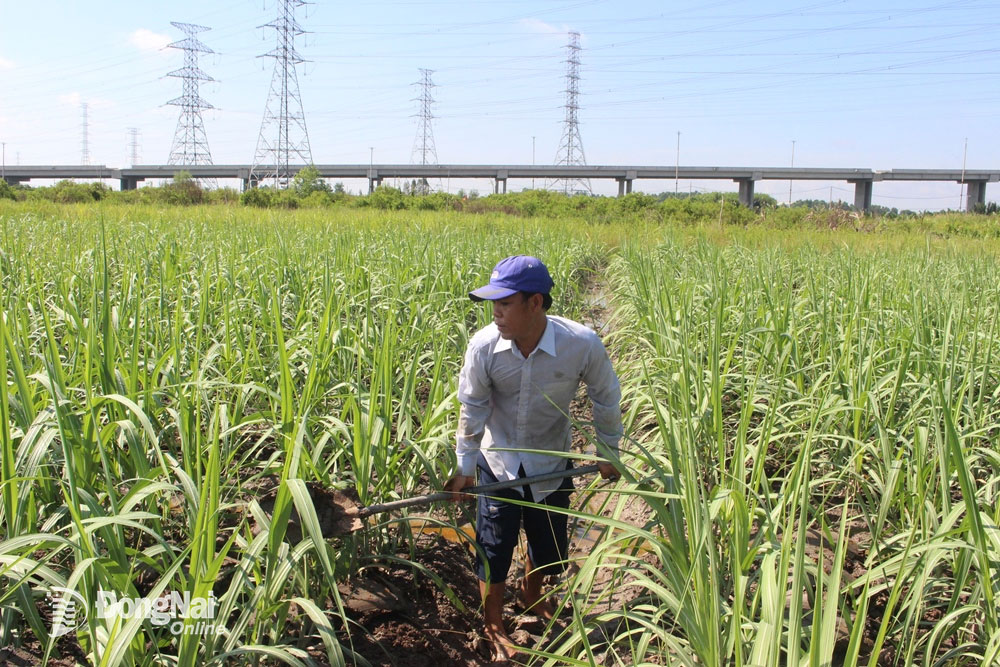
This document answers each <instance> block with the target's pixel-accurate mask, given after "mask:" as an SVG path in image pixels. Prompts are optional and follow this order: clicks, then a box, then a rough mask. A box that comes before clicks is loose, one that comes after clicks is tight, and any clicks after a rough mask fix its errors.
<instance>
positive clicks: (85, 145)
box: [80, 102, 90, 164]
mask: <svg viewBox="0 0 1000 667" xmlns="http://www.w3.org/2000/svg"><path fill="white" fill-rule="evenodd" d="M87 106H88V105H87V103H86V102H84V103H83V104H81V105H80V109H81V111H82V113H83V117H82V119H81V121H80V129H81V130H82V131H83V140H82V141H81V142H80V164H90V141H89V139H88V137H87V134H88V132H89V130H90V124H89V123H88V122H87Z"/></svg>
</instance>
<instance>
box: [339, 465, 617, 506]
mask: <svg viewBox="0 0 1000 667" xmlns="http://www.w3.org/2000/svg"><path fill="white" fill-rule="evenodd" d="M598 470H599V468H598V467H597V466H596V465H589V466H583V467H580V468H569V469H567V470H556V471H555V472H547V473H545V474H542V475H534V476H532V477H518V478H517V479H511V480H506V481H503V482H493V483H492V484H483V485H481V486H467V487H465V488H464V489H462V491H461V493H470V494H473V495H478V494H489V493H492V492H493V491H501V490H503V489H511V488H514V487H515V486H524V485H525V484H537V483H539V482H549V481H552V480H554V479H563V478H565V477H577V476H578V475H589V474H590V473H592V472H597V471H598ZM454 497H455V494H454V493H452V492H451V491H438V492H437V493H430V494H427V495H425V496H414V497H413V498H403V499H402V500H394V501H392V502H391V503H383V504H381V505H369V506H368V507H364V508H362V509H361V510H360V511H359V512H358V516H360V517H361V518H362V519H363V518H365V517H369V516H371V515H372V514H381V513H383V512H391V511H393V510H400V509H403V508H405V507H414V506H418V505H430V504H431V503H434V502H437V501H439V500H450V499H451V498H454Z"/></svg>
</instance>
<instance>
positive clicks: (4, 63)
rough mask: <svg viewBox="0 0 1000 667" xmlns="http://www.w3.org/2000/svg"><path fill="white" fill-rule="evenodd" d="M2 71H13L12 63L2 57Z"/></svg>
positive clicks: (0, 58) (0, 65) (0, 68)
mask: <svg viewBox="0 0 1000 667" xmlns="http://www.w3.org/2000/svg"><path fill="white" fill-rule="evenodd" d="M4 69H14V61H13V60H7V59H6V58H4V57H0V70H4Z"/></svg>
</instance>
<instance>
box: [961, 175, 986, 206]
mask: <svg viewBox="0 0 1000 667" xmlns="http://www.w3.org/2000/svg"><path fill="white" fill-rule="evenodd" d="M986 183H987V181H966V182H965V185H966V187H967V188H968V189H967V190H966V192H965V210H966V211H968V212H969V213H972V212H973V211H974V210H976V204H982V205H983V206H985V205H986Z"/></svg>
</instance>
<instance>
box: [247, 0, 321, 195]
mask: <svg viewBox="0 0 1000 667" xmlns="http://www.w3.org/2000/svg"><path fill="white" fill-rule="evenodd" d="M305 4H307V3H306V2H305V0H279V9H278V18H277V19H275V20H274V21H273V22H272V23H268V24H267V25H265V26H261V27H265V28H274V31H275V33H277V37H278V44H277V46H276V47H275V48H274V50H272V51H270V52H269V53H265V54H263V55H262V56H261V57H262V58H274V74H273V75H272V76H271V90H270V92H269V93H268V96H267V105H266V106H265V107H264V119H263V120H262V121H261V124H260V135H259V136H258V137H257V150H256V152H255V153H254V158H253V166H252V167H251V168H250V182H251V184H257V183H259V182H261V181H267V180H270V181H272V183H273V185H274V187H275V188H284V187H286V186H287V185H288V183H289V181H290V180H291V170H290V169H289V165H291V164H312V150H311V149H310V148H309V133H308V132H307V131H306V116H305V112H304V111H303V110H302V96H301V95H300V94H299V78H298V75H297V74H296V72H295V66H296V65H298V64H299V63H302V62H305V61H304V60H303V59H302V58H301V57H300V56H299V54H298V52H297V51H296V50H295V38H296V37H298V36H299V35H302V34H304V33H305V31H304V30H302V27H301V26H299V23H298V21H296V20H295V10H296V9H297V8H298V7H301V6H302V5H305Z"/></svg>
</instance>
